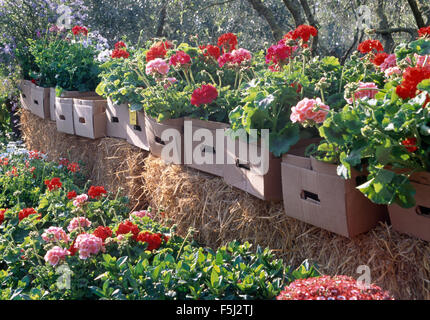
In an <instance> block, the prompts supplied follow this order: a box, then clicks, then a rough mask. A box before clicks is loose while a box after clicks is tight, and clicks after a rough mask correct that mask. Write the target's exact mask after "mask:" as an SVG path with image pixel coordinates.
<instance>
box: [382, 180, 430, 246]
mask: <svg viewBox="0 0 430 320" xmlns="http://www.w3.org/2000/svg"><path fill="white" fill-rule="evenodd" d="M411 184H412V186H413V187H414V188H415V190H416V194H415V201H416V206H415V207H413V208H409V209H405V208H402V207H400V206H398V205H397V204H393V205H389V206H388V211H389V213H390V220H391V224H392V225H393V229H394V230H396V231H399V232H401V233H406V234H409V235H412V236H415V237H417V238H420V239H423V240H426V241H430V197H429V195H430V173H429V172H420V173H416V174H414V175H412V177H411Z"/></svg>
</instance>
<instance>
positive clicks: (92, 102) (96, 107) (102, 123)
mask: <svg viewBox="0 0 430 320" xmlns="http://www.w3.org/2000/svg"><path fill="white" fill-rule="evenodd" d="M106 108H107V101H106V100H101V99H100V97H86V98H78V99H76V98H75V99H73V125H74V127H75V134H76V135H77V136H81V137H86V138H90V139H98V138H103V137H106V120H107V119H106Z"/></svg>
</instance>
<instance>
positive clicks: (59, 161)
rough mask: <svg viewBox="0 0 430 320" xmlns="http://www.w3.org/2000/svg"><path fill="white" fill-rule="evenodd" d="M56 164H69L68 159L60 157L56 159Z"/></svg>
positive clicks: (64, 165)
mask: <svg viewBox="0 0 430 320" xmlns="http://www.w3.org/2000/svg"><path fill="white" fill-rule="evenodd" d="M58 165H60V166H63V167H67V166H68V165H69V160H68V159H66V158H60V159H59V160H58Z"/></svg>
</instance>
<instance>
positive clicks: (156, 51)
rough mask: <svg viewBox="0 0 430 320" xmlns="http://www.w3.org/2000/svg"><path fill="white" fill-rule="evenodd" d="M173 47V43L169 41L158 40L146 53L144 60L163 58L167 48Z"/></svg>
mask: <svg viewBox="0 0 430 320" xmlns="http://www.w3.org/2000/svg"><path fill="white" fill-rule="evenodd" d="M171 48H173V44H172V43H171V42H170V41H164V42H162V41H160V42H157V43H155V44H154V45H153V46H152V47H151V48H150V49H149V50H148V52H147V53H146V62H149V61H151V60H154V59H157V58H165V57H166V54H167V50H169V49H171Z"/></svg>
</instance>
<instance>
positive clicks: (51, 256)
mask: <svg viewBox="0 0 430 320" xmlns="http://www.w3.org/2000/svg"><path fill="white" fill-rule="evenodd" d="M69 254H70V252H69V251H68V250H67V249H63V248H60V247H58V246H56V247H53V248H52V249H51V250H49V251H48V252H47V253H46V254H45V257H44V259H45V261H46V262H49V264H50V265H51V266H54V267H55V266H56V265H57V264H58V263H59V262H60V261H61V260H64V259H65V258H66V256H68V255H69Z"/></svg>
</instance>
